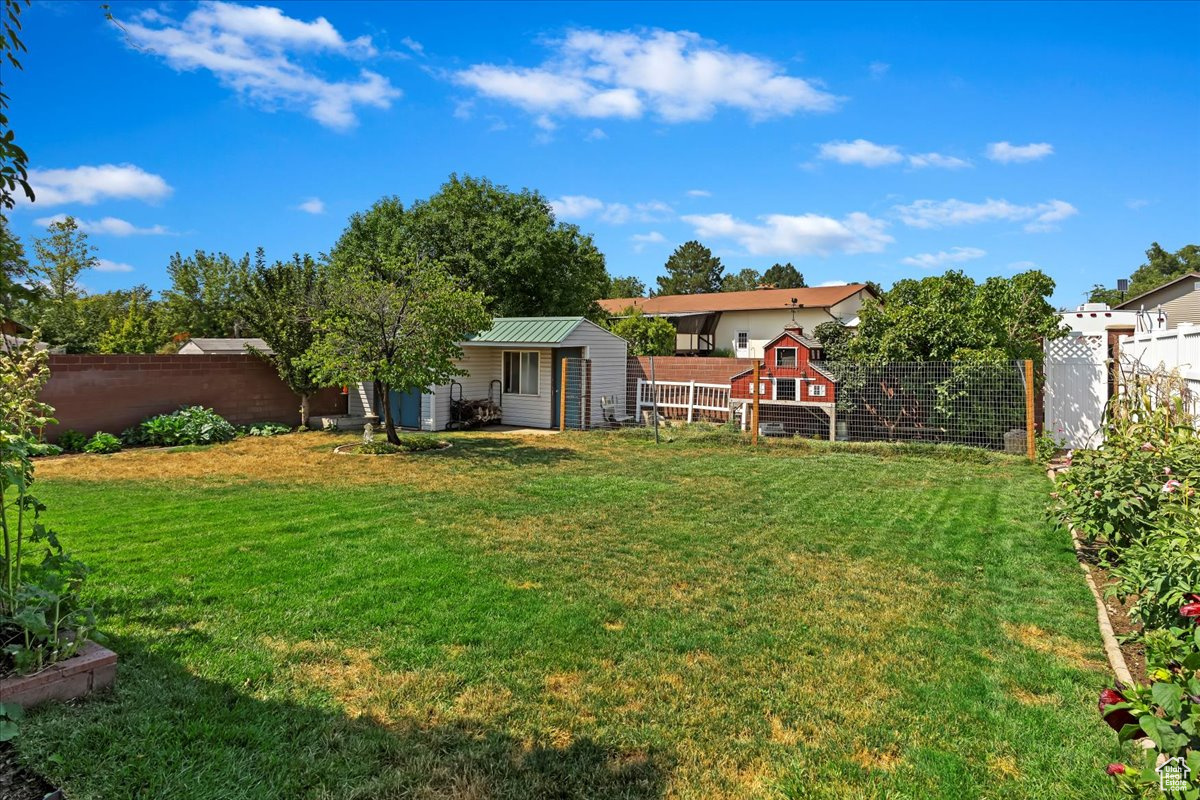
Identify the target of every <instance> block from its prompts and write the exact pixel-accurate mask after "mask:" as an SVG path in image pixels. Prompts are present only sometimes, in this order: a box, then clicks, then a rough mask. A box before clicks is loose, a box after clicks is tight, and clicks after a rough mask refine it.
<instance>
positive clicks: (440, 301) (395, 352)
mask: <svg viewBox="0 0 1200 800" xmlns="http://www.w3.org/2000/svg"><path fill="white" fill-rule="evenodd" d="M333 280H334V283H333V285H332V286H331V289H330V292H329V304H328V306H327V308H326V310H325V312H324V313H323V314H322V315H321V319H320V322H319V323H318V326H317V338H316V341H315V342H314V343H313V346H312V348H311V349H310V350H309V352H308V354H307V355H306V356H305V359H306V361H307V362H308V364H310V365H311V366H312V368H313V369H314V371H315V372H316V374H317V375H318V376H319V377H320V379H321V380H323V381H324V382H326V383H327V384H328V385H336V384H350V383H356V382H358V381H371V382H375V383H378V384H379V386H380V388H381V389H382V392H381V394H382V395H383V398H382V399H383V403H382V405H383V412H384V426H385V429H386V431H387V438H388V441H390V442H392V443H399V441H400V439H399V436H398V435H397V434H396V420H395V418H394V417H393V416H392V404H391V403H390V402H389V401H388V397H389V395H390V392H391V391H393V390H394V391H398V392H407V391H411V390H413V389H424V388H426V387H429V386H433V385H438V384H443V383H446V382H447V381H448V380H450V378H452V377H454V376H456V375H462V374H464V371H463V370H462V369H461V368H459V367H458V366H457V364H456V361H455V360H456V359H457V358H459V357H461V356H462V348H460V347H459V346H458V342H460V341H462V340H464V339H466V338H468V337H469V336H471V335H473V334H475V333H476V332H478V331H480V330H484V329H486V328H487V327H488V326H489V325H490V324H491V318H490V315H489V314H488V311H487V308H486V298H485V296H484V294H483V293H482V292H479V291H475V290H472V289H467V288H463V286H462V285H461V280H460V279H456V278H455V277H454V276H453V275H452V274H451V272H450V270H449V269H447V268H446V267H445V266H444V265H442V264H440V263H438V262H436V261H434V260H433V259H429V258H420V257H410V258H409V259H407V260H398V259H391V258H388V259H383V260H380V261H377V262H375V263H374V264H373V265H372V266H371V267H369V268H368V267H365V266H358V265H354V264H344V265H342V266H341V267H340V268H339V269H338V270H337V271H336V273H335V275H334V278H333Z"/></svg>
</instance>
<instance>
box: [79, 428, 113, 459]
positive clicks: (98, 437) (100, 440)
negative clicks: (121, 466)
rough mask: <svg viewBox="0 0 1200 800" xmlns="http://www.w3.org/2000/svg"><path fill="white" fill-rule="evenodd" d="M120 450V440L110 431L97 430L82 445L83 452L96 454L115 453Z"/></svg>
mask: <svg viewBox="0 0 1200 800" xmlns="http://www.w3.org/2000/svg"><path fill="white" fill-rule="evenodd" d="M120 450H121V440H120V439H119V438H117V437H116V436H113V435H112V434H111V433H105V432H104V431H97V432H96V433H95V434H94V435H93V436H92V438H91V439H89V440H88V443H87V444H86V445H84V446H83V452H85V453H92V454H98V455H106V454H108V453H116V452H119V451H120Z"/></svg>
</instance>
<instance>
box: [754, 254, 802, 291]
mask: <svg viewBox="0 0 1200 800" xmlns="http://www.w3.org/2000/svg"><path fill="white" fill-rule="evenodd" d="M762 282H763V283H764V284H766V285H768V286H774V287H775V288H776V289H803V288H805V287H806V286H808V284H807V283H805V282H804V276H803V275H802V274H800V270H798V269H796V268H795V267H793V266H792V262H790V261H789V262H788V263H786V264H778V263H777V264H772V265H771V266H770V267H768V268H767V271H766V272H764V273H763V276H762Z"/></svg>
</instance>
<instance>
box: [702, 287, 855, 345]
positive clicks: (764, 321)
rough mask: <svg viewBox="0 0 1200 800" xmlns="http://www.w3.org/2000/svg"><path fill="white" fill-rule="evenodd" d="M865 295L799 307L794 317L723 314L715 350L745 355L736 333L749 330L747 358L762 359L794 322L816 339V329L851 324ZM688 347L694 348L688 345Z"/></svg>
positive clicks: (778, 311)
mask: <svg viewBox="0 0 1200 800" xmlns="http://www.w3.org/2000/svg"><path fill="white" fill-rule="evenodd" d="M862 302H863V292H861V291H860V292H855V293H854V294H853V295H851V296H850V297H847V298H846V299H845V300H843V301H842V302H840V303H837V304H835V305H833V306H830V307H829V308H828V309H825V308H797V309H795V312H794V314H795V316H793V310H792V309H790V308H770V309H759V310H754V311H723V312H721V318H720V319H719V320H718V321H717V331H716V336H715V339H716V345H715V346H716V347H719V348H722V349H728V350H730V351H732V352H733V353H734V355H738V356H741V355H743V354H742V353H739V352H737V334H738V331H746V332H747V333H749V334H750V337H749V338H750V347H749V352H748V353H745V354H744V355H745V356H746V357H748V358H762V356H763V348H764V347H766V346H767V344H769V343H770V342H771V340H773V339H774V338H775V337H776V336H778V335H779V334H780V333H782V332H783V328H784V326H785V325H790V324H792V321H793V320H795V322H796V324H797V325H800V326H801V327H803V328H804V335H805V336H814V335H815V334H816V330H817V326H818V325H821V324H822V323H825V322H834V321H840V322H848V321H850V320H851V319H853V318H854V317H856V316H858V312H859V309H860V308H862ZM685 339H687V340H689V341H690V339H691V337H690V336H680V337H679V340H680V343H681V345H680V346H682V343H683V340H685ZM688 346H689V347H690V346H691V345H688Z"/></svg>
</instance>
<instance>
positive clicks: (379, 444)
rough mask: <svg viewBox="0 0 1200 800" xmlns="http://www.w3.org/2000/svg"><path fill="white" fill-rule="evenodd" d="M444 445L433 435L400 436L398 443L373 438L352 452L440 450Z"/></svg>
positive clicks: (364, 453)
mask: <svg viewBox="0 0 1200 800" xmlns="http://www.w3.org/2000/svg"><path fill="white" fill-rule="evenodd" d="M445 446H446V443H445V442H444V441H442V440H440V439H437V438H435V437H433V436H401V437H400V444H398V445H396V444H392V443H391V442H389V441H387V440H385V439H374V440H372V441H369V442H367V441H364V442H363V443H362V444H360V445H356V446H355V447H354V449H353V451H352V452H354V453H358V454H359V455H370V456H384V455H392V454H394V453H423V452H425V451H428V450H440V449H442V448H443V447H445Z"/></svg>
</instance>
